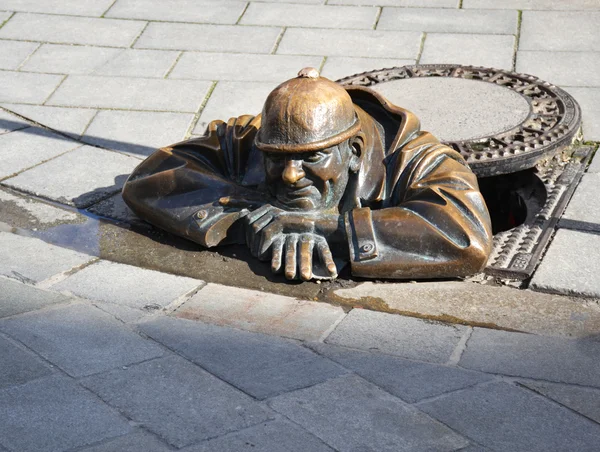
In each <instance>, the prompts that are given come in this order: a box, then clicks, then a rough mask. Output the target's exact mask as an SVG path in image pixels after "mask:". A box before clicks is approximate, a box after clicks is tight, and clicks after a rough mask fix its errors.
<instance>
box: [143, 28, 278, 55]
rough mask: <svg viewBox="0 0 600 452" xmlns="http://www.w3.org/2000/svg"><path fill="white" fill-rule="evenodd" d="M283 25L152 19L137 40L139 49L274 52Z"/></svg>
mask: <svg viewBox="0 0 600 452" xmlns="http://www.w3.org/2000/svg"><path fill="white" fill-rule="evenodd" d="M280 32H281V29H280V28H278V27H255V26H250V25H248V26H245V27H236V26H234V25H196V24H172V23H161V22H152V23H150V25H148V27H147V28H146V30H145V31H144V33H142V36H141V37H140V39H138V40H137V41H136V43H135V46H134V47H136V48H139V49H169V50H201V51H207V52H235V53H238V52H241V53H271V51H272V50H273V46H274V45H275V41H276V40H277V37H278V36H279V33H280Z"/></svg>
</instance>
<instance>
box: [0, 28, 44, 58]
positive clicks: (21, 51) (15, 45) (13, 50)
mask: <svg viewBox="0 0 600 452" xmlns="http://www.w3.org/2000/svg"><path fill="white" fill-rule="evenodd" d="M0 21H3V18H2V17H0ZM38 46H39V44H38V43H36V42H21V41H7V40H3V41H0V69H17V68H18V67H19V66H20V65H21V63H22V62H23V61H25V59H26V58H27V57H28V56H29V55H31V54H32V53H33V51H34V50H35V49H37V48H38Z"/></svg>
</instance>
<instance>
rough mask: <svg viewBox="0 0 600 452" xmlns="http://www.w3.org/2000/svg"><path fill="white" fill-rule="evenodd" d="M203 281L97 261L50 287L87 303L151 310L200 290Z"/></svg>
mask: <svg viewBox="0 0 600 452" xmlns="http://www.w3.org/2000/svg"><path fill="white" fill-rule="evenodd" d="M202 284H203V281H200V280H197V279H192V278H185V277H182V276H175V275H169V274H167V273H160V272H157V271H154V270H146V269H144V268H139V267H134V266H132V265H125V264H118V263H116V262H109V261H104V260H101V261H98V262H96V263H94V264H92V265H90V266H88V267H86V268H84V269H83V270H81V271H78V272H77V273H74V274H73V275H71V276H69V277H68V278H67V279H65V280H63V281H61V282H59V283H58V284H56V285H54V286H52V290H57V291H67V292H71V293H73V294H75V295H78V296H80V297H83V298H89V299H90V300H96V301H102V302H105V303H115V304H120V305H125V306H129V307H132V308H138V309H146V310H154V309H156V308H162V307H164V306H167V305H168V304H169V303H171V302H172V301H173V300H175V299H176V298H178V297H180V296H181V295H184V294H186V293H187V292H189V291H191V290H193V289H195V288H196V287H199V286H200V285H202Z"/></svg>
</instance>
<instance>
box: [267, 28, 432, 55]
mask: <svg viewBox="0 0 600 452" xmlns="http://www.w3.org/2000/svg"><path fill="white" fill-rule="evenodd" d="M420 42H421V33H419V32H416V31H374V30H330V29H325V28H322V29H298V28H289V29H287V30H286V31H285V33H284V35H283V38H282V39H281V42H280V43H279V47H278V48H277V53H278V54H288V55H289V54H292V55H293V54H300V55H328V56H346V57H372V58H416V57H417V53H418V51H419V45H420Z"/></svg>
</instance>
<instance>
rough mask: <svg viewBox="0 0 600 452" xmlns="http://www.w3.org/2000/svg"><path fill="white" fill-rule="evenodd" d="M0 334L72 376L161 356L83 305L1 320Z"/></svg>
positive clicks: (146, 342)
mask: <svg viewBox="0 0 600 452" xmlns="http://www.w3.org/2000/svg"><path fill="white" fill-rule="evenodd" d="M0 331H2V332H4V333H6V334H8V335H10V336H12V337H14V338H16V339H18V340H19V341H21V342H22V343H24V344H25V345H27V346H28V347H29V348H31V349H32V350H35V351H36V352H37V353H39V354H40V355H41V356H43V357H44V358H46V359H47V360H48V361H50V362H52V363H54V364H56V365H57V366H58V367H60V368H61V369H63V370H64V371H65V372H67V373H68V374H69V375H71V376H75V377H81V376H84V375H91V374H95V373H98V372H103V371H107V370H110V369H114V368H115V367H121V366H126V365H130V364H132V363H136V362H140V361H145V360H147V359H150V358H155V357H157V356H161V355H163V354H164V351H163V349H162V348H161V347H159V346H158V345H157V344H155V343H154V342H152V341H149V340H146V339H143V338H141V337H140V336H138V335H137V334H135V333H133V332H131V331H130V330H129V329H128V328H127V327H126V326H125V325H123V324H122V323H121V322H119V321H117V320H115V318H114V317H112V316H111V315H109V314H106V313H105V312H102V311H100V310H99V309H97V308H94V307H92V306H88V305H83V304H79V305H72V306H67V307H59V308H55V309H52V310H45V311H43V312H39V313H38V312H33V313H29V314H23V315H21V316H18V317H12V318H10V319H4V320H2V321H0Z"/></svg>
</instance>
